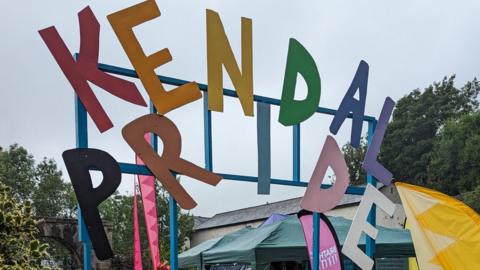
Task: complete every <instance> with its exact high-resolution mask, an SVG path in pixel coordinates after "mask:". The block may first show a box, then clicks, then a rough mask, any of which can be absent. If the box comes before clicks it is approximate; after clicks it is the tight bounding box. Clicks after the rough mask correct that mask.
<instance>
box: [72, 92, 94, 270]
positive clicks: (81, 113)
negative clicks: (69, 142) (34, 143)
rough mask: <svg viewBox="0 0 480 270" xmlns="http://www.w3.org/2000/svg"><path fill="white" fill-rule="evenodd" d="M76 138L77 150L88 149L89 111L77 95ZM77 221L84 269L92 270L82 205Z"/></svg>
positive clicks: (90, 248) (90, 245)
mask: <svg viewBox="0 0 480 270" xmlns="http://www.w3.org/2000/svg"><path fill="white" fill-rule="evenodd" d="M75 137H76V138H75V139H76V145H77V148H87V147H88V130H87V111H86V110H85V107H84V106H83V104H82V102H81V101H80V98H79V97H78V96H77V95H75ZM77 220H78V240H80V242H82V245H83V269H84V270H91V269H92V244H91V242H90V237H89V235H88V231H87V226H86V225H85V222H84V220H83V216H82V211H81V210H80V205H77Z"/></svg>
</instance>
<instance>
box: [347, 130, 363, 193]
mask: <svg viewBox="0 0 480 270" xmlns="http://www.w3.org/2000/svg"><path fill="white" fill-rule="evenodd" d="M342 152H343V156H344V158H345V162H347V166H348V174H350V185H361V184H365V183H366V181H367V180H366V173H365V171H364V170H363V169H362V163H363V159H364V158H365V153H366V152H367V141H366V140H365V139H363V138H362V140H361V141H360V147H358V148H353V147H352V145H350V143H346V144H345V145H344V146H343V147H342Z"/></svg>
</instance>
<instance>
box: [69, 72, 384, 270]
mask: <svg viewBox="0 0 480 270" xmlns="http://www.w3.org/2000/svg"><path fill="white" fill-rule="evenodd" d="M98 67H99V69H100V70H102V71H105V72H108V73H111V74H116V75H121V76H126V77H130V78H137V79H138V75H137V73H136V71H135V70H132V69H126V68H122V67H117V66H111V65H106V64H99V65H98ZM157 76H158V78H159V79H160V81H161V82H162V83H164V84H167V85H172V86H180V85H183V84H186V83H188V81H184V80H180V79H176V78H171V77H166V76H160V75H157ZM198 87H199V89H200V90H201V91H202V92H203V119H204V123H203V125H204V149H205V150H204V151H205V153H204V154H205V169H206V170H209V171H212V172H213V159H212V113H211V111H210V110H208V92H207V89H208V86H207V85H206V84H200V83H199V84H198ZM223 95H224V96H228V97H234V98H238V95H237V93H236V92H235V91H234V90H231V89H223ZM253 100H254V102H262V103H267V104H270V105H275V106H280V100H279V99H274V98H269V97H264V96H259V95H254V96H253ZM150 112H151V113H155V112H156V110H155V108H154V106H153V105H152V103H151V102H150ZM315 112H316V113H321V114H327V115H335V113H336V112H337V111H336V110H333V109H328V108H323V107H318V108H317V109H316V111H315ZM348 117H349V118H352V115H351V114H349V115H348ZM363 121H364V122H367V123H368V131H367V140H368V144H370V142H371V140H372V138H373V132H374V130H375V126H376V124H377V120H376V118H375V117H373V116H364V117H363ZM292 131H293V140H292V144H293V158H292V160H293V162H292V166H293V174H292V179H271V184H274V185H284V186H296V187H307V186H308V182H304V181H301V179H300V124H297V125H294V126H293V127H292ZM75 135H76V147H77V148H87V147H88V129H87V112H86V110H85V107H84V106H83V104H82V102H81V101H80V99H79V98H78V97H77V96H75ZM152 147H153V148H154V150H155V151H158V138H157V136H156V135H154V134H152ZM119 165H120V170H121V172H122V173H123V174H136V175H153V174H152V173H151V171H150V170H149V169H148V167H146V166H144V165H137V164H131V163H122V162H120V163H119ZM215 173H216V174H218V175H220V176H222V178H223V179H224V180H234V181H243V182H258V178H257V177H255V176H247V175H236V174H227V173H220V172H215ZM367 183H369V184H372V185H374V186H376V183H377V181H376V179H375V178H374V177H373V176H371V175H370V174H368V175H367ZM329 187H330V185H325V184H322V188H329ZM364 192H365V188H364V187H356V186H349V187H348V188H347V191H346V193H347V194H355V195H363V193H364ZM176 205H177V204H176V202H175V200H174V199H173V197H172V196H170V197H169V212H170V251H171V252H170V267H171V269H172V270H177V269H178V231H177V230H178V228H177V221H178V220H177V219H178V216H177V214H178V213H177V207H176ZM375 216H376V208H375V206H373V207H372V209H371V211H370V214H369V216H368V222H369V223H370V224H372V225H373V226H374V227H375V226H376V220H375ZM77 219H78V227H79V230H78V231H79V240H80V241H81V242H82V245H83V265H84V266H83V269H84V270H91V269H92V263H91V249H92V246H91V242H90V238H89V236H88V231H87V229H86V226H85V223H84V220H83V217H82V215H81V210H80V207H78V215H77ZM319 219H320V215H319V214H318V213H314V214H313V263H312V269H319V257H318V250H319V231H320V222H319ZM366 253H367V255H368V256H369V257H370V258H372V259H373V258H374V254H375V240H374V239H372V238H370V237H369V236H368V235H367V237H366Z"/></svg>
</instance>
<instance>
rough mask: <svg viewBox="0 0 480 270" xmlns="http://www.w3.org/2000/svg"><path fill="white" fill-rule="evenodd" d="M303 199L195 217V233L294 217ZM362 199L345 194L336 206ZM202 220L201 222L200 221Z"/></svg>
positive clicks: (355, 202)
mask: <svg viewBox="0 0 480 270" xmlns="http://www.w3.org/2000/svg"><path fill="white" fill-rule="evenodd" d="M301 199H302V197H299V198H293V199H289V200H284V201H279V202H274V203H267V204H264V205H258V206H253V207H248V208H243V209H238V210H233V211H229V212H224V213H219V214H216V215H214V216H213V217H211V218H208V219H206V218H204V217H194V218H195V219H198V221H197V222H195V225H194V228H193V230H194V231H198V230H205V229H210V228H216V227H223V226H228V225H234V224H239V223H246V222H253V221H258V220H263V219H267V218H268V217H269V216H271V215H272V214H274V213H276V214H282V215H292V214H296V213H297V212H299V211H300V210H301V208H300V201H301ZM361 199H362V196H360V195H351V194H344V195H343V197H342V200H341V201H340V203H339V204H338V205H337V206H336V208H338V207H343V206H348V205H351V204H357V203H359V202H360V200H361ZM199 218H201V222H200V219H199Z"/></svg>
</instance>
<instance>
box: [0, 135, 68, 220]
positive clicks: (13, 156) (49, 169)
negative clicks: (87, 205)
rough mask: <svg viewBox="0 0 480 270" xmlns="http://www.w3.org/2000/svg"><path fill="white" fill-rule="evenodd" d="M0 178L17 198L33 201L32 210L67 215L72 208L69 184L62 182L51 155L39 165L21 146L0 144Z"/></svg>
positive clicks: (40, 213) (49, 215) (43, 215)
mask: <svg viewBox="0 0 480 270" xmlns="http://www.w3.org/2000/svg"><path fill="white" fill-rule="evenodd" d="M0 181H1V182H2V183H4V184H5V185H7V186H8V187H10V188H11V190H12V196H13V197H14V199H16V200H18V201H19V202H27V201H31V202H33V204H32V207H33V209H32V210H33V214H34V215H36V216H42V217H68V216H69V215H70V214H71V212H72V210H73V204H74V202H73V200H72V197H71V196H69V194H70V191H71V189H72V188H71V185H70V184H67V183H65V182H63V180H62V172H61V171H60V170H59V169H58V168H57V164H56V163H55V161H54V160H52V159H46V158H44V159H43V161H42V162H40V163H39V164H38V165H36V164H35V161H34V159H33V156H32V155H31V154H29V153H28V152H27V150H26V149H25V148H23V147H20V146H18V145H16V144H14V145H11V146H10V147H9V149H8V150H5V151H4V150H2V149H1V148H0Z"/></svg>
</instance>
